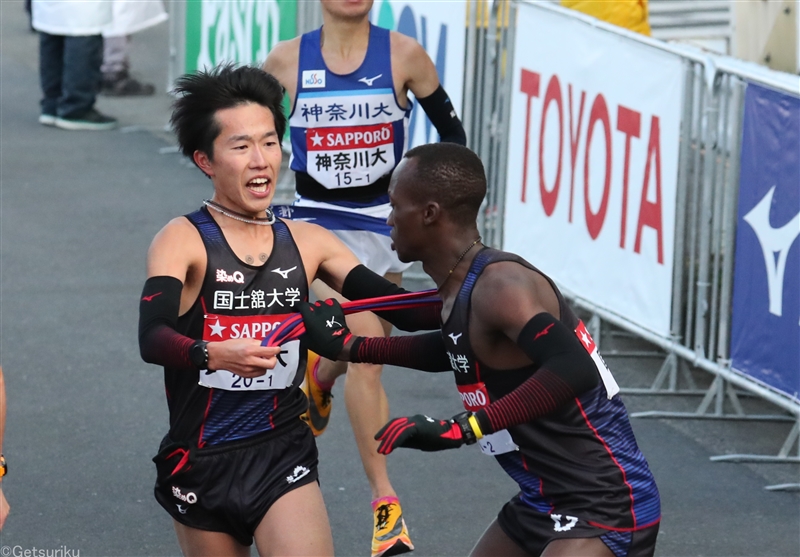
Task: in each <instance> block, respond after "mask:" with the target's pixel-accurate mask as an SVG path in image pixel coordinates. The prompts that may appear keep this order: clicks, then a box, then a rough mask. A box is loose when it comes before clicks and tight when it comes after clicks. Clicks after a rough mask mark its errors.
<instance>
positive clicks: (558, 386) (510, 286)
mask: <svg viewBox="0 0 800 557" xmlns="http://www.w3.org/2000/svg"><path fill="white" fill-rule="evenodd" d="M485 192H486V179H485V175H484V170H483V165H482V164H481V161H480V159H478V157H477V156H476V155H475V154H474V153H472V152H471V151H469V150H468V149H466V148H464V147H460V146H457V145H445V144H438V145H423V146H421V147H417V148H415V149H412V150H411V151H409V152H408V153H406V157H405V159H404V160H403V161H402V162H401V163H400V165H399V166H398V167H397V169H396V170H395V172H394V174H393V176H392V183H391V185H390V187H389V195H390V198H391V203H392V214H391V216H390V217H389V221H388V222H389V225H390V226H392V239H393V241H394V244H393V245H394V248H395V249H396V250H397V254H398V256H399V258H400V260H401V261H415V260H419V261H422V265H423V268H424V269H425V271H426V272H427V273H428V274H429V275H430V276H431V278H432V279H433V280H434V281H435V282H436V284H437V285H438V287H439V294H440V296H441V298H442V310H441V323H442V324H443V325H442V330H441V331H440V332H434V333H428V334H423V335H413V336H402V337H393V338H364V337H350V336H349V335H348V334H347V331H346V329H341V328H339V327H333V328H329V327H328V326H327V323H328V322H330V321H329V320H330V318H331V317H332V316H334V317H336V316H338V315H340V312H341V310H340V308H339V307H338V303H336V302H335V301H333V300H329V301H328V302H327V303H324V302H323V303H321V302H317V304H315V305H312V304H303V307H301V313H303V319H304V322H305V326H306V330H307V331H308V335H307V336H308V337H309V339H308V340H309V348H310V349H312V350H315V351H317V352H318V353H320V354H322V355H324V356H325V357H339V358H342V359H345V360H348V361H356V362H381V363H384V364H393V365H400V366H405V367H411V368H416V369H422V370H425V371H431V372H439V371H446V370H450V371H452V372H453V373H454V375H455V381H456V386H457V388H458V390H459V392H460V394H461V398H462V401H463V403H464V406H465V409H466V412H464V413H462V414H459V415H457V416H454V417H453V418H452V419H450V420H434V419H432V418H429V417H427V416H420V415H418V416H413V417H408V418H397V419H394V420H392V421H390V422H389V423H387V424H386V426H385V427H384V428H383V429H381V431H380V432H378V434H377V435H376V436H375V438H376V439H377V440H379V441H380V446H379V448H378V451H379V452H381V453H382V454H389V453H391V452H392V450H394V449H395V448H397V447H410V448H416V449H420V450H424V451H436V450H442V449H449V448H456V447H460V446H461V445H463V444H472V443H476V442H478V443H480V447H481V450H482V451H483V452H484V453H486V454H488V455H491V456H494V457H495V458H496V459H497V461H498V463H499V464H500V465H501V466H502V468H503V469H504V470H505V472H506V473H507V474H508V475H509V476H511V477H512V478H513V479H514V480H515V481H516V482H517V483H518V484H519V487H520V493H519V494H518V495H517V496H515V497H514V498H513V499H512V500H511V501H509V502H508V503H507V504H506V505H505V506H504V507H503V508H502V510H501V511H500V513H499V515H498V516H497V519H496V520H495V521H493V522H492V524H491V525H490V526H489V527H488V529H487V530H486V531H485V532H484V534H483V536H482V537H481V538H480V540H479V541H478V543H477V545H476V546H475V547H474V549H473V551H472V555H473V556H484V557H494V556H497V555H503V556H522V555H534V556H538V555H546V556H548V557H551V556H574V555H581V556H596V557H612V556H616V557H632V556H644V555H653V552H654V550H655V542H656V535H657V533H658V525H659V521H660V518H661V513H660V502H659V495H658V490H657V488H656V485H655V482H654V480H653V476H652V474H651V472H650V469H649V467H648V465H647V462H646V460H645V458H644V456H643V455H642V454H641V452H640V451H639V449H638V447H637V445H636V440H635V439H634V436H633V431H632V429H631V426H630V422H629V419H628V416H627V412H626V410H625V407H624V406H623V404H622V401H621V400H620V397H619V396H618V395H617V392H618V391H619V388H618V387H617V385H616V383H615V381H614V378H613V377H612V376H611V373H610V372H609V371H608V369H607V368H606V366H605V364H604V362H603V360H602V359H601V358H600V356H599V355H598V353H597V349H596V347H595V345H594V343H593V341H592V339H591V337H590V336H589V334H588V332H587V331H586V328H585V327H584V325H583V323H582V322H581V321H580V320H579V319H578V318H577V317H576V316H575V314H574V313H573V312H572V310H571V309H570V307H569V305H567V303H566V301H565V300H564V298H563V296H562V295H561V293H560V292H559V291H558V288H556V286H555V284H554V283H553V282H552V280H550V279H549V278H548V277H547V276H545V275H544V274H543V273H541V272H540V271H538V270H537V269H536V268H534V267H533V266H532V265H530V264H529V263H528V262H527V261H525V260H524V259H522V258H521V257H519V256H517V255H514V254H512V253H507V252H502V251H498V250H494V249H490V248H487V247H483V246H482V245H480V236H479V234H478V229H477V226H476V217H477V213H478V209H479V207H480V205H481V201H482V200H483V197H484V195H485ZM361 269H362V271H361V272H360V273H359V275H360V276H363V278H362V279H361V281H362V282H365V281H368V280H369V277H368V276H367V275H366V274H365V273H364V272H363V267H362V268H361ZM355 275H356V272H355V271H354V272H353V273H351V277H348V280H349V281H352V280H353V278H352V277H353V276H355ZM351 291H352V289H351ZM389 319H391V317H389ZM339 322H341V318H339ZM345 338H346V339H347V341H346V343H344V342H343V339H345Z"/></svg>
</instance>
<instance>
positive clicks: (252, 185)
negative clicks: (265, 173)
mask: <svg viewBox="0 0 800 557" xmlns="http://www.w3.org/2000/svg"><path fill="white" fill-rule="evenodd" d="M269 184H270V179H269V178H253V179H252V180H250V181H249V182H247V188H248V189H249V190H252V191H253V192H255V193H266V191H267V188H269Z"/></svg>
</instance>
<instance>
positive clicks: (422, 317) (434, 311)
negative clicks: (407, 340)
mask: <svg viewBox="0 0 800 557" xmlns="http://www.w3.org/2000/svg"><path fill="white" fill-rule="evenodd" d="M397 294H408V290H406V289H405V288H400V287H399V286H397V285H396V284H395V283H393V282H392V281H390V280H386V279H385V278H383V277H382V276H380V275H379V274H377V273H374V272H373V271H370V270H369V269H367V268H366V267H365V266H364V265H358V266H357V267H354V268H353V270H352V271H350V272H349V273H348V274H347V276H346V277H345V279H344V283H343V284H342V296H344V297H345V298H347V299H348V300H364V299H366V298H378V297H382V296H394V295H397ZM441 312H442V305H441V304H431V305H427V306H421V307H418V308H410V309H397V310H387V311H376V312H375V313H376V314H377V315H379V316H380V317H382V318H383V319H385V320H386V321H388V322H389V323H391V324H392V325H394V326H395V327H397V328H398V329H400V330H401V331H411V332H414V331H432V330H436V329H441V327H442V323H441Z"/></svg>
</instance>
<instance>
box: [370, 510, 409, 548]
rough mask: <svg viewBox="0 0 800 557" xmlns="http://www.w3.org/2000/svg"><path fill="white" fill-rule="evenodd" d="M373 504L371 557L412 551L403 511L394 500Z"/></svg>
mask: <svg viewBox="0 0 800 557" xmlns="http://www.w3.org/2000/svg"><path fill="white" fill-rule="evenodd" d="M388 499H389V498H384V499H382V500H379V501H376V502H374V503H373V504H372V505H373V507H374V508H373V513H374V519H375V527H374V529H373V532H372V557H388V556H390V555H400V554H401V553H407V552H409V551H414V544H413V543H411V538H409V536H408V528H407V527H406V521H405V520H403V509H401V508H400V502H399V501H398V500H397V499H396V498H391V499H393V500H388Z"/></svg>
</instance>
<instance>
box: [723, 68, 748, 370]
mask: <svg viewBox="0 0 800 557" xmlns="http://www.w3.org/2000/svg"><path fill="white" fill-rule="evenodd" d="M746 87H747V85H746V84H745V83H744V82H743V81H741V80H740V79H736V80H735V81H734V85H733V90H732V99H731V108H730V111H731V113H732V118H733V123H732V125H731V126H729V129H730V133H731V138H730V140H731V157H730V167H729V168H728V174H727V180H726V184H725V186H726V187H725V202H724V204H723V215H722V232H721V234H722V250H723V253H724V254H725V256H726V257H725V259H724V260H723V267H722V277H721V279H720V318H719V335H718V336H717V359H718V360H719V359H722V360H724V361H725V362H726V363H727V364H728V365H730V351H729V346H728V343H729V340H730V334H731V332H730V326H731V323H730V317H731V300H732V298H733V263H734V250H735V249H736V235H735V234H736V207H737V205H738V199H739V164H740V157H741V148H742V147H741V145H742V120H743V116H744V90H745V88H746Z"/></svg>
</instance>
